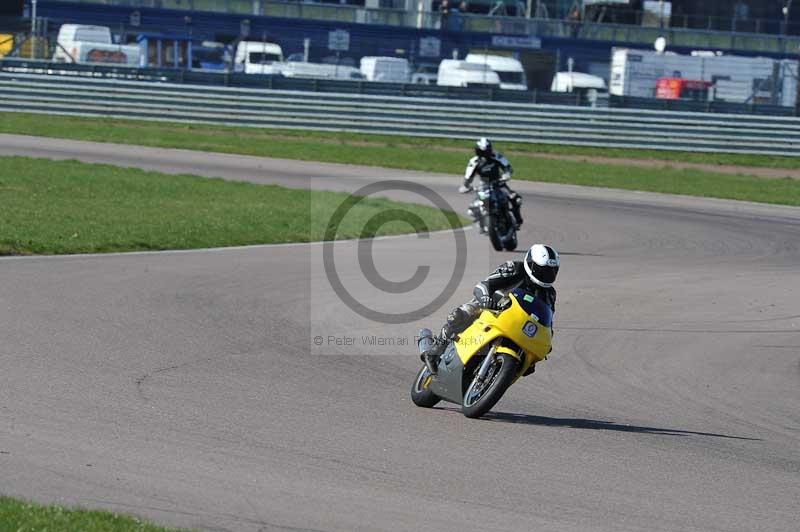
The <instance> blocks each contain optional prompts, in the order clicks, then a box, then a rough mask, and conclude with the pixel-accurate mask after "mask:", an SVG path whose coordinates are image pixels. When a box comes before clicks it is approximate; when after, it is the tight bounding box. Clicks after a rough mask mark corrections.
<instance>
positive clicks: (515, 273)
mask: <svg viewBox="0 0 800 532" xmlns="http://www.w3.org/2000/svg"><path fill="white" fill-rule="evenodd" d="M560 265H561V262H560V259H559V257H558V252H556V250H555V249H553V248H552V247H550V246H547V245H544V244H535V245H533V246H531V248H530V249H529V250H528V252H527V253H526V254H525V259H524V260H522V261H507V262H505V263H504V264H502V265H501V266H500V267H499V268H497V269H496V270H495V271H494V272H492V274H491V275H489V277H487V278H486V279H485V280H483V281H482V282H480V283H478V284H477V285H476V286H475V289H474V290H473V295H474V298H473V299H472V300H471V301H469V302H468V303H465V304H463V305H461V306H460V307H457V308H455V309H453V311H452V312H451V313H450V315H449V316H447V323H445V324H444V326H443V327H442V331H441V333H440V334H439V336H437V337H435V338H434V343H433V345H432V346H431V347H430V349H428V350H427V351H425V352H424V353H423V354H422V355H421V358H422V361H423V362H425V364H426V365H427V366H428V369H429V370H430V371H431V373H436V367H437V364H438V361H439V357H440V356H441V355H442V353H443V352H444V350H445V348H446V347H447V344H448V343H449V342H450V341H451V340H452V339H453V338H455V337H456V336H457V335H458V334H459V333H461V332H463V331H464V330H466V329H467V327H469V326H470V325H471V324H472V322H473V321H475V319H476V318H477V317H478V316H479V315H480V313H481V312H482V311H483V310H484V309H489V310H494V309H495V306H496V302H495V298H494V293H495V291H497V290H500V291H503V292H507V291H510V290H513V289H514V288H517V287H520V286H523V287H524V288H525V289H526V290H528V291H529V292H531V293H532V294H533V295H535V297H537V298H542V299H543V300H544V301H545V303H546V304H547V305H548V306H549V307H550V309H551V310H552V311H553V312H555V305H556V290H555V288H553V283H554V282H555V280H556V276H557V275H558V268H559V266H560Z"/></svg>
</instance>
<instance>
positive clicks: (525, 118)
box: [0, 73, 800, 156]
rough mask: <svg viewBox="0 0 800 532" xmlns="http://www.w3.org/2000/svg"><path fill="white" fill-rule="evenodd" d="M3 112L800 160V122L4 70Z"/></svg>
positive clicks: (0, 86) (0, 87) (1, 77)
mask: <svg viewBox="0 0 800 532" xmlns="http://www.w3.org/2000/svg"><path fill="white" fill-rule="evenodd" d="M0 93H2V97H1V98H0V111H24V112H32V113H45V114H64V115H77V116H103V117H115V118H131V119H142V120H163V121H172V122H187V123H208V124H220V125H234V126H248V127H270V128H291V129H308V130H323V131H349V132H358V133H374V134H381V135H413V136H425V137H446V138H465V139H474V138H476V137H480V136H488V137H491V138H494V139H497V140H504V141H516V142H536V143H546V144H565V145H575V146H598V147H614V148H647V149H658V150H681V151H697V152H726V153H752V154H768V155H785V156H800V119H797V118H789V117H775V116H761V115H724V114H703V113H682V112H664V111H647V110H634V109H601V108H595V109H592V108H584V107H565V106H551V105H532V104H517V103H506V102H503V103H500V102H487V101H460V100H451V99H430V98H407V97H390V96H373V95H359V94H336V93H309V92H298V91H279V90H263V89H243V88H229V87H217V86H205V85H203V86H200V85H187V84H171V83H152V82H140V81H124V80H94V79H87V78H78V77H63V76H48V75H30V74H10V73H0Z"/></svg>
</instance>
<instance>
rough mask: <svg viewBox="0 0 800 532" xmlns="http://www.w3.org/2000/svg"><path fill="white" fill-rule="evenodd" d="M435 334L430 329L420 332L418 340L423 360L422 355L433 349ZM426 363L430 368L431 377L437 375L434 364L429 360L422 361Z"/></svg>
mask: <svg viewBox="0 0 800 532" xmlns="http://www.w3.org/2000/svg"><path fill="white" fill-rule="evenodd" d="M433 342H434V340H433V332H431V330H430V329H420V331H419V340H417V346H418V347H419V355H420V358H422V354H423V353H424V352H425V351H427V350H428V349H430V348H431V347H433ZM422 361H423V362H425V365H426V366H427V367H428V372H429V373H430V374H431V375H435V374H436V368H435V367H433V363H432V362H431V361H430V360H428V359H427V358H423V360H422Z"/></svg>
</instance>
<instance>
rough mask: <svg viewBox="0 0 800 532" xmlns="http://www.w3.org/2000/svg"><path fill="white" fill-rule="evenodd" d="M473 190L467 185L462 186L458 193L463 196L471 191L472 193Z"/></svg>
mask: <svg viewBox="0 0 800 532" xmlns="http://www.w3.org/2000/svg"><path fill="white" fill-rule="evenodd" d="M471 190H472V187H468V186H466V185H461V186H460V187H458V191H459V192H460V193H461V194H466V193H467V192H469V191H471Z"/></svg>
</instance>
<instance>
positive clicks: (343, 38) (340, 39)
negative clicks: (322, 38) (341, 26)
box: [328, 30, 350, 52]
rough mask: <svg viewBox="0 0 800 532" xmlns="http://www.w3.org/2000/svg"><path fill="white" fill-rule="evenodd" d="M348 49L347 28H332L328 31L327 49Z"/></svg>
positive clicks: (342, 50)
mask: <svg viewBox="0 0 800 532" xmlns="http://www.w3.org/2000/svg"><path fill="white" fill-rule="evenodd" d="M349 49H350V32H349V31H347V30H333V31H329V32H328V50H333V51H335V52H346V51H347V50H349Z"/></svg>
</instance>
